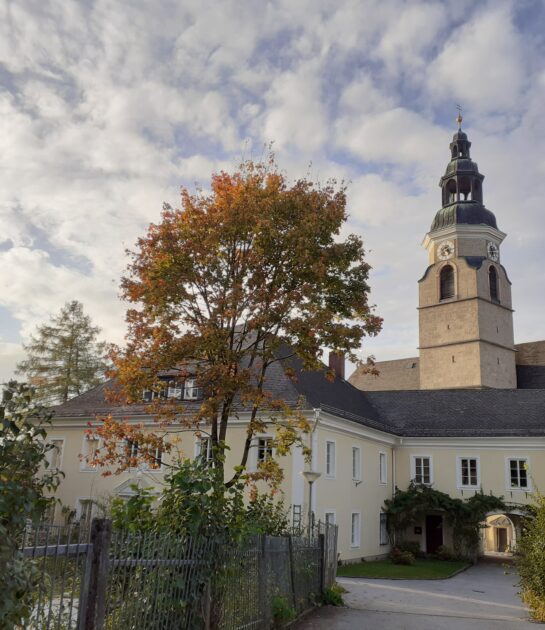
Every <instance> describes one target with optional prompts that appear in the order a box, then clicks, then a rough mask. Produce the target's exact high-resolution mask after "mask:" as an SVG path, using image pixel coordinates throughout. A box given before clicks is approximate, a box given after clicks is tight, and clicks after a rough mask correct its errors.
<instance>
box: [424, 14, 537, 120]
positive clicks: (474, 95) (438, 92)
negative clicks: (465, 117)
mask: <svg viewBox="0 0 545 630" xmlns="http://www.w3.org/2000/svg"><path fill="white" fill-rule="evenodd" d="M527 64H528V62H527V61H526V60H525V59H524V57H523V47H522V39H521V35H520V34H519V33H518V32H517V30H516V28H515V26H514V24H513V16H512V10H511V8H510V6H509V5H508V4H506V3H505V2H498V3H487V4H485V5H484V6H483V7H482V9H481V11H479V13H477V14H476V15H475V17H474V18H473V19H471V20H470V21H469V22H467V23H465V24H463V25H462V26H460V27H459V28H458V29H455V31H454V32H453V34H452V36H451V37H450V38H449V39H448V41H447V42H446V44H445V46H444V48H443V50H442V51H441V53H440V54H439V56H438V57H437V58H436V59H435V61H434V62H433V63H432V64H431V65H430V67H429V72H428V94H429V95H430V96H431V98H433V100H434V101H436V102H437V101H439V102H445V101H447V100H450V102H453V101H454V102H461V103H463V104H464V105H465V106H466V107H467V106H469V107H472V108H474V109H475V110H476V111H479V112H481V114H480V115H484V114H485V113H486V112H495V111H498V110H499V111H502V110H510V109H512V108H516V107H520V105H521V100H522V98H523V93H524V89H525V86H526V84H527V79H528V77H527V70H528V65H527Z"/></svg>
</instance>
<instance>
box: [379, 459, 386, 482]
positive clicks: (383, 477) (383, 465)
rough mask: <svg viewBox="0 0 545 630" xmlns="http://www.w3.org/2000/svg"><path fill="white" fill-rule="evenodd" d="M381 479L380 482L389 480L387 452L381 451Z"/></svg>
mask: <svg viewBox="0 0 545 630" xmlns="http://www.w3.org/2000/svg"><path fill="white" fill-rule="evenodd" d="M378 457H379V473H378V474H379V481H380V483H386V482H387V480H388V475H387V470H386V453H379V456H378Z"/></svg>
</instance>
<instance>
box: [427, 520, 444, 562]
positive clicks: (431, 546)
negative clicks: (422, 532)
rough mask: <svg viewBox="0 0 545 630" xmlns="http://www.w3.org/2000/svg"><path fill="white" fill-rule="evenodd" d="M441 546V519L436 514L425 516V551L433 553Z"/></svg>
mask: <svg viewBox="0 0 545 630" xmlns="http://www.w3.org/2000/svg"><path fill="white" fill-rule="evenodd" d="M442 544H443V517H442V516H439V515H438V514H429V515H428V516H426V551H427V553H435V552H436V551H437V548H438V547H440V546H441V545H442Z"/></svg>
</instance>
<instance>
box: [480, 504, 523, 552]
mask: <svg viewBox="0 0 545 630" xmlns="http://www.w3.org/2000/svg"><path fill="white" fill-rule="evenodd" d="M516 545H517V528H516V527H515V524H514V523H513V520H512V519H511V518H510V516H508V515H507V514H491V515H489V516H487V517H486V520H485V522H484V527H483V531H482V552H483V553H484V555H485V556H486V555H492V556H496V555H511V554H512V553H513V551H514V550H515V548H516Z"/></svg>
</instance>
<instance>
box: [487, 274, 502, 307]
mask: <svg viewBox="0 0 545 630" xmlns="http://www.w3.org/2000/svg"><path fill="white" fill-rule="evenodd" d="M488 283H489V285H490V299H491V300H492V302H499V301H500V294H499V291H498V273H497V271H496V268H495V267H490V269H489V270H488Z"/></svg>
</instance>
